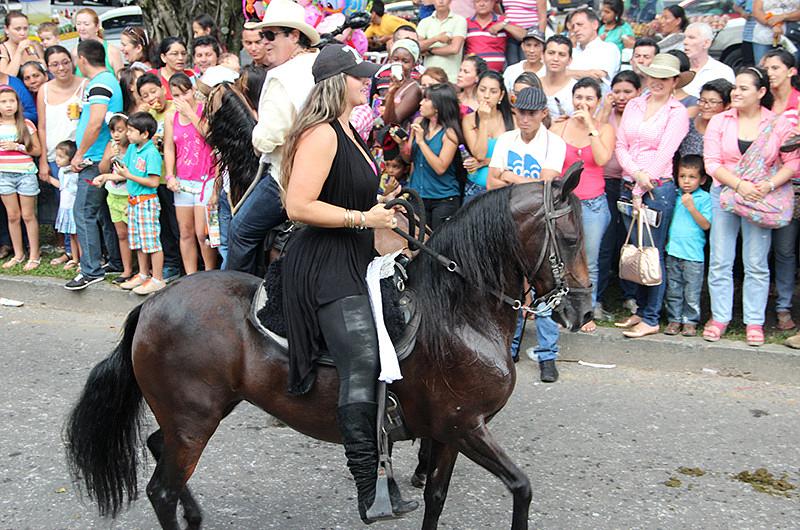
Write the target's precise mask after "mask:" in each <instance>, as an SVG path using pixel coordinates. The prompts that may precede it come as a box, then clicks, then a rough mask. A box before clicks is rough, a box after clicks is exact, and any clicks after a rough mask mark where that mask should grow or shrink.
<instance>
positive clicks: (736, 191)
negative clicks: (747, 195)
mask: <svg viewBox="0 0 800 530" xmlns="http://www.w3.org/2000/svg"><path fill="white" fill-rule="evenodd" d="M741 184H742V179H739V182H737V183H736V187H735V188H733V192H734V193H739V186H741Z"/></svg>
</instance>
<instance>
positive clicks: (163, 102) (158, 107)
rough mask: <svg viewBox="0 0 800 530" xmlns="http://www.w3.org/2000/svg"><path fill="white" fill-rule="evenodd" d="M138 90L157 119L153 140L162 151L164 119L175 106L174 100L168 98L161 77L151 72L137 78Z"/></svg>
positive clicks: (151, 113)
mask: <svg viewBox="0 0 800 530" xmlns="http://www.w3.org/2000/svg"><path fill="white" fill-rule="evenodd" d="M136 90H137V92H139V97H140V98H142V101H144V102H145V103H146V104H147V106H148V107H149V108H150V115H151V116H153V118H155V120H156V133H155V135H153V137H152V138H151V140H152V141H153V143H154V144H155V146H156V147H157V148H158V150H159V151H161V146H162V145H163V139H164V119H165V117H166V116H167V115H168V114H170V111H172V109H173V108H174V106H173V104H172V101H169V100H168V99H167V92H166V91H165V90H164V86H163V85H162V84H161V79H159V77H158V76H157V75H155V74H152V73H149V72H148V73H146V74H143V75H142V76H141V77H140V78H139V79H137V80H136Z"/></svg>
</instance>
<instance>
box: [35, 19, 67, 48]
mask: <svg viewBox="0 0 800 530" xmlns="http://www.w3.org/2000/svg"><path fill="white" fill-rule="evenodd" d="M36 35H38V36H39V39H40V40H41V41H42V47H43V48H44V49H45V50H46V49H47V48H49V47H50V46H55V45H57V44H61V42H60V41H59V40H58V24H56V23H55V22H43V23H41V24H39V29H37V30H36Z"/></svg>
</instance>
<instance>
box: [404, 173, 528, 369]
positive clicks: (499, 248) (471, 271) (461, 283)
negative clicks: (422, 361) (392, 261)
mask: <svg viewBox="0 0 800 530" xmlns="http://www.w3.org/2000/svg"><path fill="white" fill-rule="evenodd" d="M511 192H512V187H510V186H509V187H506V188H502V189H499V190H495V191H491V192H488V193H485V194H483V195H482V196H480V197H478V198H476V199H475V200H473V201H472V202H470V203H469V204H467V205H466V206H465V207H463V208H461V209H460V210H459V211H458V212H457V213H456V215H455V216H454V217H453V218H452V219H451V220H450V221H448V222H447V223H445V224H443V225H442V226H441V227H440V228H439V229H438V231H437V232H436V233H435V234H434V235H433V237H432V238H431V239H430V242H429V246H430V247H431V248H432V249H433V250H435V251H436V252H438V253H440V254H442V255H444V256H446V257H448V258H450V259H452V260H453V261H455V262H456V263H457V264H458V265H459V267H460V269H461V274H462V275H463V277H462V276H459V275H458V274H455V273H452V272H449V271H447V269H445V268H444V267H443V266H442V265H441V264H440V263H438V262H437V261H435V260H434V259H433V258H431V257H430V256H428V255H427V254H424V253H421V254H420V255H419V257H418V258H417V259H415V260H414V261H413V263H412V265H411V270H410V280H411V287H412V288H413V289H414V291H415V292H416V294H417V297H418V298H417V300H418V307H420V309H421V311H422V319H421V322H420V331H419V337H420V339H421V340H422V341H423V342H424V343H425V344H426V345H427V347H428V349H429V350H430V351H432V352H433V353H434V355H436V356H437V357H440V358H441V357H442V356H443V355H445V353H446V351H448V348H447V344H448V342H450V340H451V336H453V335H454V334H455V333H457V331H458V327H459V326H460V325H463V324H464V323H471V324H472V325H473V326H475V327H476V329H481V328H480V323H482V322H486V321H487V320H491V319H493V318H494V313H496V312H497V309H498V307H499V305H500V304H501V303H502V302H500V301H499V300H498V298H497V297H495V296H494V295H493V294H492V292H493V291H498V292H502V293H506V294H508V295H510V296H514V297H516V296H519V295H521V294H522V274H523V272H524V270H525V263H526V261H525V255H524V251H523V248H522V243H521V242H520V239H519V234H518V228H517V224H516V222H515V221H514V218H513V217H512V215H511V208H510V206H509V200H510V196H511ZM511 278H514V279H515V280H513V283H511V280H510V279H511Z"/></svg>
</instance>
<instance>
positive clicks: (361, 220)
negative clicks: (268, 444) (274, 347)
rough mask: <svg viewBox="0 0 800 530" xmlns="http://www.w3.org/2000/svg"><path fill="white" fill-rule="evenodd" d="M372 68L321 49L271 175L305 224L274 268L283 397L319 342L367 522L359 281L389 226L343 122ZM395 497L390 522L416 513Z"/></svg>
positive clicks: (374, 361)
mask: <svg viewBox="0 0 800 530" xmlns="http://www.w3.org/2000/svg"><path fill="white" fill-rule="evenodd" d="M377 70H378V66H377V65H374V64H372V63H369V62H364V61H362V60H361V57H360V56H359V55H358V52H356V51H355V50H354V49H352V48H350V47H349V46H343V45H340V44H331V45H328V46H326V47H325V48H323V49H322V51H321V52H320V53H319V56H318V57H317V59H316V60H315V62H314V66H313V69H312V73H313V75H314V81H315V82H316V86H315V87H314V88H313V90H312V91H311V93H310V94H309V96H308V99H307V103H306V105H305V107H303V110H302V111H301V112H300V115H299V116H298V118H297V120H296V122H295V125H294V127H293V128H292V130H291V131H290V133H289V136H288V138H287V141H286V149H285V151H284V153H285V154H284V159H283V162H282V164H283V165H282V168H281V171H282V178H281V180H282V182H281V186H282V189H283V190H285V197H284V202H285V207H286V213H287V215H288V216H289V218H290V219H292V220H293V221H299V222H301V223H303V224H305V225H307V226H306V227H305V228H303V229H302V230H301V231H300V232H299V233H297V234H296V235H295V236H294V237H293V238H292V240H291V242H290V243H289V245H288V249H287V253H286V258H285V259H284V263H283V293H284V294H283V310H284V314H285V316H286V324H287V330H288V331H287V338H288V339H289V392H290V393H291V394H304V393H306V392H308V391H309V390H310V389H311V386H312V385H313V382H314V361H315V360H316V358H317V357H319V355H320V351H321V349H322V348H323V344H324V345H325V346H326V347H327V350H328V352H330V354H331V355H332V356H333V358H334V361H335V364H336V369H337V371H338V374H339V403H338V409H337V414H336V418H337V422H338V424H339V430H340V432H341V436H342V441H343V443H344V446H345V455H346V456H347V465H348V467H349V468H350V472H351V473H352V474H353V478H354V479H355V482H356V488H357V490H358V511H359V515H360V516H361V519H362V520H363V521H364V522H367V523H369V522H371V521H370V520H369V519H368V518H367V511H368V509H369V508H370V506H372V504H373V501H374V499H375V484H376V476H377V475H376V473H377V465H378V450H377V440H376V425H377V424H376V422H377V404H376V403H377V399H376V384H377V380H378V373H379V366H378V364H379V362H378V341H377V334H376V331H375V329H376V328H375V320H374V316H373V314H372V309H371V306H370V300H369V296H368V294H367V286H366V279H365V278H366V271H367V266H368V265H369V263H370V261H371V260H372V257H373V254H374V250H373V248H374V245H373V243H374V235H373V232H372V230H371V229H373V228H394V227H395V226H397V220H396V219H395V218H394V212H393V211H392V210H386V209H385V208H384V207H383V205H382V204H379V203H377V202H378V201H377V199H376V197H377V193H378V184H379V177H378V172H377V168H376V166H375V161H374V160H373V158H372V156H371V155H370V150H369V148H368V147H367V145H366V144H365V143H364V142H363V140H361V138H360V136H359V135H358V134H357V133H356V131H355V129H354V128H353V127H352V126H351V125H350V124H349V117H350V112H351V111H352V109H353V107H355V106H358V105H363V104H364V103H366V99H367V95H368V94H369V81H370V79H369V78H370V77H371V76H373V75H374V74H375V73H376V71H377ZM397 493H398V492H396V491H395V494H394V495H392V497H393V499H392V508H393V512H394V516H399V515H401V514H403V513H406V512H409V511H411V510H413V509H415V508H416V507H417V504H416V503H415V502H410V503H407V502H404V501H403V500H402V499H400V497H399V495H398V494H397Z"/></svg>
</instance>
